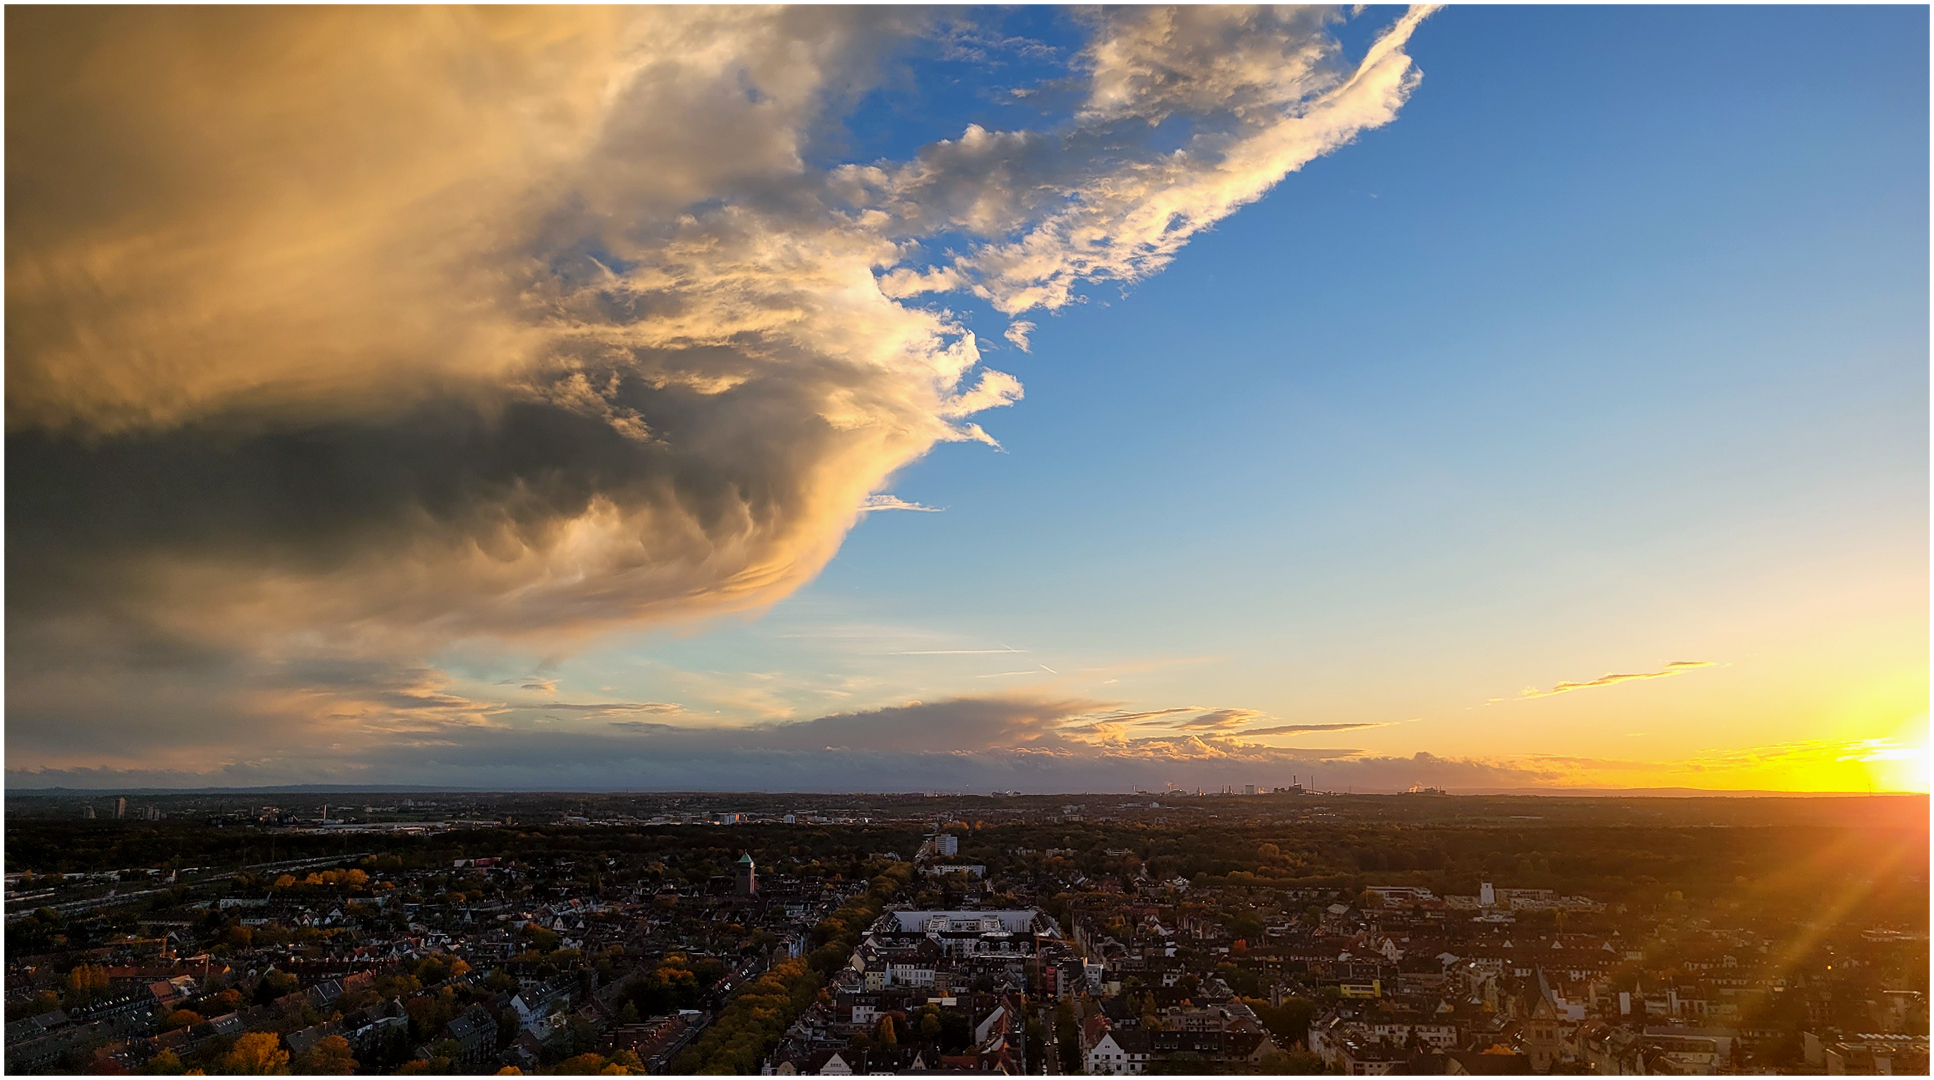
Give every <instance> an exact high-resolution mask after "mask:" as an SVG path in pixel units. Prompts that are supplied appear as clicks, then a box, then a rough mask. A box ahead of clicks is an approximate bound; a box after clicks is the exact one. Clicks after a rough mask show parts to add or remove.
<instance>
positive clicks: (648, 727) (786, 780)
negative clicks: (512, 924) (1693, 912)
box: [7, 685, 1908, 792]
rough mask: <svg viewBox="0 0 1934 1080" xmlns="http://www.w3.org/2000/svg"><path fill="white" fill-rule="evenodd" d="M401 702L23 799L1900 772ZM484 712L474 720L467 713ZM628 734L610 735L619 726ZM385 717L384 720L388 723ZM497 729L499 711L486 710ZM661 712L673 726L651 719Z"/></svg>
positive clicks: (1040, 719)
mask: <svg viewBox="0 0 1934 1080" xmlns="http://www.w3.org/2000/svg"><path fill="white" fill-rule="evenodd" d="M376 689H379V690H380V691H382V692H385V693H390V694H399V695H400V696H398V697H396V698H395V699H394V700H392V701H391V702H390V703H389V706H388V711H389V712H390V713H391V714H394V713H396V712H409V711H412V710H415V711H420V712H422V713H423V714H424V715H423V716H421V717H419V722H417V723H402V724H394V725H381V724H378V725H365V726H363V727H362V728H360V729H358V731H357V732H356V736H355V738H353V739H351V740H346V741H344V742H342V743H339V744H338V745H336V746H333V747H328V748H322V749H319V750H315V751H310V752H306V753H304V754H301V755H294V754H289V753H286V752H280V753H278V752H266V753H262V754H258V755H253V756H249V755H239V756H235V757H233V758H231V759H228V760H225V761H223V762H222V763H221V764H219V765H215V766H213V767H210V766H208V765H206V764H202V765H185V764H184V765H170V764H169V763H168V762H167V761H166V760H165V759H166V756H167V755H166V754H165V753H160V754H157V755H155V758H156V759H157V760H142V759H141V758H140V757H139V756H138V755H137V756H135V757H133V758H126V757H123V758H112V759H110V760H109V762H108V763H106V764H99V765H79V766H66V767H61V766H50V767H46V768H39V769H25V768H14V769H11V770H10V771H9V772H8V774H7V783H8V785H9V786H10V787H18V788H34V787H53V786H69V787H111V786H116V785H119V786H135V785H140V786H178V787H197V786H244V785H253V784H282V783H323V784H326V783H345V784H386V783H393V784H412V785H415V784H429V785H436V784H445V785H453V786H463V787H477V788H493V787H494V788H505V789H514V788H524V789H559V788H573V789H597V790H619V789H624V788H645V789H672V790H742V791H743V790H771V791H918V790H949V791H974V790H986V789H998V790H1008V789H1015V788H1018V789H1021V790H1023V791H1041V792H1057V791H1070V792H1071V791H1122V790H1127V789H1129V788H1131V787H1137V788H1144V789H1157V790H1159V789H1161V788H1163V787H1164V786H1165V785H1174V786H1176V787H1183V788H1194V787H1203V788H1206V789H1209V790H1220V789H1221V787H1222V786H1223V785H1227V784H1230V783H1236V784H1242V783H1256V784H1259V785H1263V786H1277V785H1287V784H1288V783H1290V780H1291V778H1292V777H1295V778H1297V779H1299V780H1301V781H1304V782H1306V783H1314V784H1315V785H1316V786H1318V787H1320V788H1323V789H1326V790H1340V789H1342V788H1345V787H1349V788H1353V789H1355V790H1357V791H1396V790H1403V789H1404V788H1407V787H1409V786H1412V785H1416V784H1431V785H1436V786H1440V787H1445V788H1448V789H1452V790H1462V791H1483V790H1500V789H1502V790H1513V789H1548V790H1551V791H1554V792H1562V791H1564V790H1566V789H1567V788H1572V787H1587V788H1597V787H1602V786H1608V785H1609V786H1630V785H1633V784H1639V785H1674V784H1679V785H1687V786H1694V787H1715V788H1724V787H1729V786H1730V787H1738V786H1746V785H1747V784H1750V783H1751V782H1752V781H1755V780H1757V781H1759V782H1760V783H1765V781H1766V777H1767V775H1768V772H1769V770H1771V771H1774V772H1777V771H1778V770H1781V769H1789V770H1790V769H1796V768H1810V767H1817V766H1820V765H1823V764H1833V763H1845V762H1849V761H1853V762H1869V761H1881V760H1892V759H1893V758H1895V757H1898V756H1900V755H1901V754H1902V753H1906V752H1908V751H1906V750H1903V749H1902V748H1901V747H1898V746H1895V745H1893V744H1891V743H1889V742H1888V741H1887V740H1864V741H1854V742H1845V741H1841V742H1834V741H1830V740H1823V741H1817V742H1809V743H1794V744H1783V745H1778V746H1767V747H1754V748H1744V749H1734V750H1728V751H1724V752H1719V753H1714V754H1710V755H1703V756H1699V757H1694V758H1690V759H1685V760H1679V761H1667V762H1647V761H1617V760H1608V759H1598V758H1579V757H1557V756H1544V755H1530V756H1525V757H1520V758H1512V759H1473V758H1456V757H1442V756H1438V755H1434V754H1429V753H1415V754H1410V755H1393V754H1381V753H1369V752H1364V751H1361V750H1356V749H1349V748H1322V747H1275V746H1268V745H1264V744H1260V743H1255V742H1251V741H1248V740H1245V739H1242V738H1240V737H1229V736H1222V735H1215V734H1210V735H1206V736H1205V735H1198V734H1176V735H1165V736H1153V737H1145V738H1134V739H1109V738H1097V737H1096V736H1095V734H1094V732H1093V731H1092V723H1093V717H1094V716H1096V715H1097V714H1102V713H1107V712H1109V711H1110V706H1109V705H1108V704H1107V703H1103V702H1094V701H1087V700H1079V699H1056V698H1041V697H1026V696H988V697H970V698H951V699H947V700H944V701H935V702H926V703H922V702H910V703H907V704H904V705H898V706H892V707H888V708H883V709H876V710H868V711H864V712H856V713H844V714H838V715H834V716H826V717H821V718H819V719H816V720H809V721H803V722H794V723H777V724H752V725H740V726H734V727H729V728H720V727H711V726H697V725H693V724H691V723H689V722H688V721H687V720H686V719H684V718H681V717H679V716H678V715H677V710H676V707H675V706H665V705H662V704H658V703H629V704H627V703H616V704H614V705H613V706H610V708H611V709H612V710H613V712H611V713H607V714H603V717H602V718H601V719H600V720H599V727H597V728H584V727H579V728H573V729H568V730H536V729H532V728H530V727H528V726H525V725H523V724H522V723H521V721H520V717H522V716H523V715H524V713H525V712H527V709H526V708H525V707H520V706H501V707H496V708H495V709H494V716H486V717H484V718H482V719H481V720H479V719H474V718H472V719H466V718H464V717H463V716H461V715H459V714H460V713H461V712H462V711H463V704H462V703H461V702H460V701H456V700H446V699H445V698H447V695H439V694H438V693H437V692H436V690H435V689H434V688H433V687H428V686H424V685H411V686H402V687H376ZM471 704H472V705H474V703H471ZM625 709H630V710H632V718H629V719H609V718H608V717H609V716H613V715H619V714H620V713H621V712H622V710H625ZM378 711H379V712H380V711H382V710H378ZM485 711H486V712H490V711H492V710H490V709H486V710H485ZM654 712H663V713H665V714H666V715H664V717H663V718H662V719H649V720H648V719H639V718H637V715H638V714H640V713H654Z"/></svg>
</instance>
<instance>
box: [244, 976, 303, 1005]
mask: <svg viewBox="0 0 1934 1080" xmlns="http://www.w3.org/2000/svg"><path fill="white" fill-rule="evenodd" d="M301 988H302V983H301V982H300V981H299V980H298V979H297V978H296V977H295V976H294V975H291V974H289V973H288V972H286V971H277V970H275V969H274V968H270V969H269V970H268V972H267V973H266V974H264V975H263V976H262V979H261V981H260V982H257V983H256V984H255V1003H256V1004H257V1005H267V1004H268V1003H269V1002H271V1001H274V1000H275V999H276V998H279V997H281V996H282V995H284V994H293V993H295V992H296V991H297V990H299V989H301Z"/></svg>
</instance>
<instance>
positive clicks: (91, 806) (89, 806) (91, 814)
mask: <svg viewBox="0 0 1934 1080" xmlns="http://www.w3.org/2000/svg"><path fill="white" fill-rule="evenodd" d="M87 820H89V821H93V820H94V804H93V803H88V804H87Z"/></svg>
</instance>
